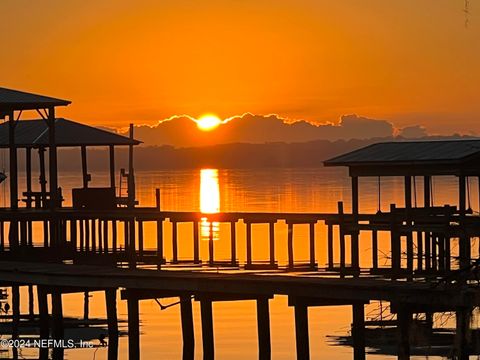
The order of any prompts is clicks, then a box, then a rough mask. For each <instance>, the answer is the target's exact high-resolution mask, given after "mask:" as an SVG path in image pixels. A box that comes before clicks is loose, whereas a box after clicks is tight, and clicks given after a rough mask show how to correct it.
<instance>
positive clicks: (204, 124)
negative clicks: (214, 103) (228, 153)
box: [196, 114, 222, 131]
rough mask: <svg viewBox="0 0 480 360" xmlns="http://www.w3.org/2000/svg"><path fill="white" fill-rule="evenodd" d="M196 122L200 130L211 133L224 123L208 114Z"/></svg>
mask: <svg viewBox="0 0 480 360" xmlns="http://www.w3.org/2000/svg"><path fill="white" fill-rule="evenodd" d="M196 122H197V126H198V128H199V129H200V130H202V131H210V130H213V129H215V128H216V127H217V126H219V125H220V124H221V123H222V120H220V119H219V118H218V117H217V116H215V115H212V114H207V115H203V116H202V117H201V118H200V119H198V120H197V121H196Z"/></svg>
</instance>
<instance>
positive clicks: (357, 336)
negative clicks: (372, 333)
mask: <svg viewBox="0 0 480 360" xmlns="http://www.w3.org/2000/svg"><path fill="white" fill-rule="evenodd" d="M352 313H353V316H352V317H353V321H352V340H353V358H354V360H365V307H364V305H363V304H353V305H352Z"/></svg>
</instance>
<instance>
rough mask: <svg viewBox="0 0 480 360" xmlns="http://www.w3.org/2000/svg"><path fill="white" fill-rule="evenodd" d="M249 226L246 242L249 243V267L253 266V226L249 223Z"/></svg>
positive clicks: (247, 254) (247, 224)
mask: <svg viewBox="0 0 480 360" xmlns="http://www.w3.org/2000/svg"><path fill="white" fill-rule="evenodd" d="M245 225H246V226H247V234H246V242H247V253H246V257H247V265H251V264H252V224H251V223H250V222H247V223H246V224H245Z"/></svg>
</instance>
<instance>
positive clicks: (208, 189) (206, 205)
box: [200, 169, 220, 240]
mask: <svg viewBox="0 0 480 360" xmlns="http://www.w3.org/2000/svg"><path fill="white" fill-rule="evenodd" d="M200 211H201V212H202V213H204V214H215V213H218V212H219V211H220V186H219V183H218V170H217V169H202V170H200ZM219 227H220V224H219V223H218V222H209V221H208V218H207V217H202V221H201V222H200V236H201V239H202V240H208V239H209V238H210V236H212V237H213V240H218V238H219Z"/></svg>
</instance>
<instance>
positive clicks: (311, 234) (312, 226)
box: [309, 223, 316, 269]
mask: <svg viewBox="0 0 480 360" xmlns="http://www.w3.org/2000/svg"><path fill="white" fill-rule="evenodd" d="M309 230H310V231H309V242H310V268H311V269H314V268H315V267H316V263H315V223H310V224H309Z"/></svg>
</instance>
